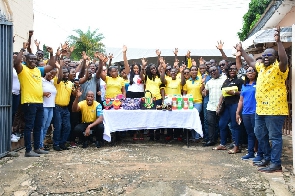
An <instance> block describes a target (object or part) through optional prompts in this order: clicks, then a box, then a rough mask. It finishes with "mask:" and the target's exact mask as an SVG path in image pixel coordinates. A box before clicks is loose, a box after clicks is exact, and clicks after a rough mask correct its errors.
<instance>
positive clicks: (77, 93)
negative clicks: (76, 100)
mask: <svg viewBox="0 0 295 196" xmlns="http://www.w3.org/2000/svg"><path fill="white" fill-rule="evenodd" d="M81 96H82V91H81V90H80V89H77V90H76V97H81Z"/></svg>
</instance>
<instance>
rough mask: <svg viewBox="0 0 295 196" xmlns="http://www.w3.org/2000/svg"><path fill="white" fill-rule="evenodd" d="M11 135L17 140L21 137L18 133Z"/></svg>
mask: <svg viewBox="0 0 295 196" xmlns="http://www.w3.org/2000/svg"><path fill="white" fill-rule="evenodd" d="M11 137H14V138H15V139H17V140H19V139H20V137H19V136H17V135H15V134H11Z"/></svg>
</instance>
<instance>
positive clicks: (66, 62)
mask: <svg viewBox="0 0 295 196" xmlns="http://www.w3.org/2000/svg"><path fill="white" fill-rule="evenodd" d="M63 60H64V63H65V66H66V67H67V66H69V64H70V63H71V59H69V58H68V57H65V58H64V59H63Z"/></svg>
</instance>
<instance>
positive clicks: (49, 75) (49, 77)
mask: <svg viewBox="0 0 295 196" xmlns="http://www.w3.org/2000/svg"><path fill="white" fill-rule="evenodd" d="M56 73H57V72H56V70H55V69H53V70H51V71H50V72H47V73H46V74H45V79H46V80H48V81H50V80H52V79H53V78H54V77H55V75H56Z"/></svg>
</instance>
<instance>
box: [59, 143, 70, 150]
mask: <svg viewBox="0 0 295 196" xmlns="http://www.w3.org/2000/svg"><path fill="white" fill-rule="evenodd" d="M59 147H60V148H61V149H62V150H69V148H68V147H66V145H64V144H63V145H60V146H59Z"/></svg>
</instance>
